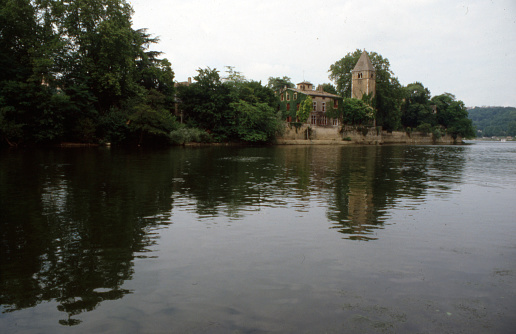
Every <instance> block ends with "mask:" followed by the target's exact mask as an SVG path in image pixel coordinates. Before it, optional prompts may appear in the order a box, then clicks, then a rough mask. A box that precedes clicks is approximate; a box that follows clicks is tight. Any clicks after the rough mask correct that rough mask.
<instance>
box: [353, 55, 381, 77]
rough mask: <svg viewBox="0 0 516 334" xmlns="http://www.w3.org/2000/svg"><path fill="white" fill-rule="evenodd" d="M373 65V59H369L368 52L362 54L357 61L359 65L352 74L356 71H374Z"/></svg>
mask: <svg viewBox="0 0 516 334" xmlns="http://www.w3.org/2000/svg"><path fill="white" fill-rule="evenodd" d="M374 70H375V69H374V66H373V63H371V59H369V56H368V55H367V52H365V50H364V52H362V54H361V55H360V58H359V59H358V61H357V64H356V65H355V68H354V69H353V71H352V72H355V71H374Z"/></svg>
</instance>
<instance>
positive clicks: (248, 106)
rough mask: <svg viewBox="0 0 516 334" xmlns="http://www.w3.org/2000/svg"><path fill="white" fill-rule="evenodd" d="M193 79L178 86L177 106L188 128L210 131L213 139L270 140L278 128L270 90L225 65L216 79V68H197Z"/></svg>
mask: <svg viewBox="0 0 516 334" xmlns="http://www.w3.org/2000/svg"><path fill="white" fill-rule="evenodd" d="M197 72H198V75H197V76H195V77H194V79H195V81H196V82H194V83H193V84H191V85H189V86H179V87H178V97H179V99H180V101H181V105H180V108H181V110H182V112H183V114H184V118H185V123H186V124H187V126H189V127H194V128H200V129H202V130H204V131H206V132H209V133H211V135H212V136H213V138H214V140H216V141H228V140H231V141H243V142H270V141H272V140H274V138H275V136H276V134H277V133H278V132H279V131H280V130H281V124H282V123H281V121H280V118H279V117H278V113H277V112H276V107H277V103H278V102H277V99H276V96H275V95H274V92H273V91H272V89H270V88H268V87H264V86H262V84H261V82H257V81H248V80H247V79H245V76H243V75H242V74H241V73H240V72H236V71H235V70H234V69H233V68H232V67H227V76H226V77H225V78H224V79H221V78H220V74H219V71H218V70H217V69H211V68H209V67H208V68H206V69H201V68H200V69H198V70H197Z"/></svg>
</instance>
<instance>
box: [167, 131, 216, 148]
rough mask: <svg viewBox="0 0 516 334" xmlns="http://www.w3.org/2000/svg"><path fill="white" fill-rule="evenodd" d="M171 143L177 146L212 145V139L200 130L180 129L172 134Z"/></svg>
mask: <svg viewBox="0 0 516 334" xmlns="http://www.w3.org/2000/svg"><path fill="white" fill-rule="evenodd" d="M169 137H170V142H171V143H172V144H175V145H184V144H185V143H210V142H212V138H211V136H210V134H208V133H207V132H206V131H203V130H201V129H198V128H184V127H183V128H179V129H177V130H174V131H171V132H170V135H169Z"/></svg>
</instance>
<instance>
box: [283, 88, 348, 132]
mask: <svg viewBox="0 0 516 334" xmlns="http://www.w3.org/2000/svg"><path fill="white" fill-rule="evenodd" d="M278 94H279V99H280V110H281V111H282V113H283V115H284V117H285V120H286V121H287V122H298V121H299V120H298V119H297V116H296V114H297V111H298V110H299V108H300V106H301V103H302V102H303V101H304V100H305V99H306V98H307V97H311V98H312V112H311V113H310V117H309V118H308V120H307V123H308V124H311V125H318V126H337V125H340V123H339V120H338V119H332V118H330V117H328V116H327V115H326V113H327V112H328V111H329V110H334V109H338V108H339V104H341V103H342V98H341V97H340V96H338V95H335V94H330V93H327V92H325V91H323V88H322V86H321V85H319V86H318V87H317V89H314V86H313V85H312V84H311V83H310V82H307V81H303V82H300V83H298V84H297V87H296V88H283V89H281V90H280V91H279V92H278Z"/></svg>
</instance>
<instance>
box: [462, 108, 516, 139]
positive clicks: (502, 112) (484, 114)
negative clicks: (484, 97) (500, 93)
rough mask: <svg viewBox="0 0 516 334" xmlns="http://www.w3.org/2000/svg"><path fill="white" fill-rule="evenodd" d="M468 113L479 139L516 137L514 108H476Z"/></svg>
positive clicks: (515, 111)
mask: <svg viewBox="0 0 516 334" xmlns="http://www.w3.org/2000/svg"><path fill="white" fill-rule="evenodd" d="M468 113H469V118H470V119H471V120H472V121H473V125H474V126H475V127H476V128H477V131H478V132H477V134H478V136H479V137H492V136H498V137H502V136H513V137H515V136H516V108H514V107H475V108H473V109H469V110H468ZM480 131H481V132H480Z"/></svg>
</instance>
